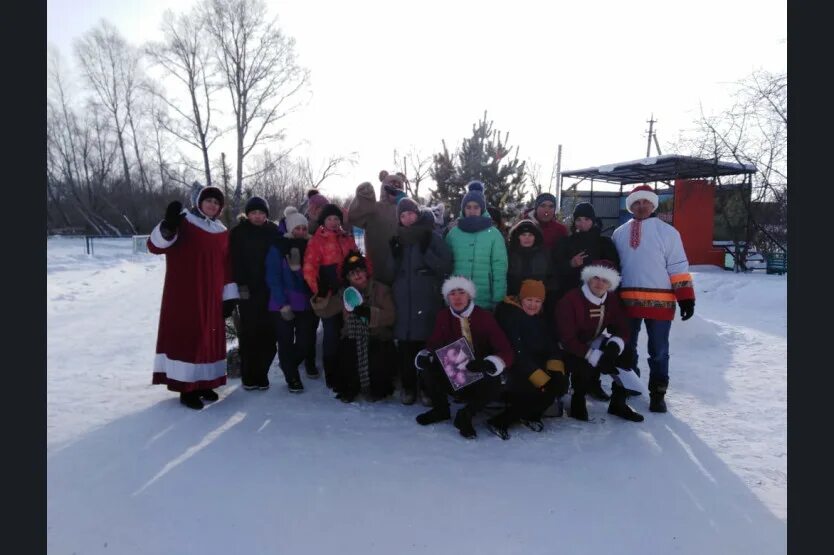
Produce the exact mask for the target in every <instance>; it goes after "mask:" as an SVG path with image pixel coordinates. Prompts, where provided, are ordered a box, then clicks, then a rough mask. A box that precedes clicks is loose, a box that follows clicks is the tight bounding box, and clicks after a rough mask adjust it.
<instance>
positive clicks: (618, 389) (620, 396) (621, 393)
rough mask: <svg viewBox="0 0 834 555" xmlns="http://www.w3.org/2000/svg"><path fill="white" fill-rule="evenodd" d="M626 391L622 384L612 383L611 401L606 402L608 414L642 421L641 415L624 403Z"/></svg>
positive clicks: (633, 420)
mask: <svg viewBox="0 0 834 555" xmlns="http://www.w3.org/2000/svg"><path fill="white" fill-rule="evenodd" d="M627 396H628V395H627V393H626V390H625V388H623V386H621V385H618V384H614V387H613V388H612V389H611V402H610V403H609V404H608V414H613V415H614V416H619V417H620V418H625V419H626V420H630V421H632V422H642V421H643V415H642V414H640V413H637V412H635V411H634V410H633V409H632V408H631V407H630V406H628V405H627V404H626V397H627Z"/></svg>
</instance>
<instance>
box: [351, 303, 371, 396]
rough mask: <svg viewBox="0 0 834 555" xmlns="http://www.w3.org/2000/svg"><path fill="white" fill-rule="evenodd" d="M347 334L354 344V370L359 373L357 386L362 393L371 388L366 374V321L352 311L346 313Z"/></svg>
mask: <svg viewBox="0 0 834 555" xmlns="http://www.w3.org/2000/svg"><path fill="white" fill-rule="evenodd" d="M345 326H346V328H347V336H348V338H350V339H353V341H354V343H355V344H356V371H357V372H358V373H359V386H360V388H361V389H362V393H365V394H367V393H368V392H369V391H370V390H371V377H370V375H369V374H368V335H369V333H368V322H366V321H365V320H364V319H362V318H361V317H359V316H357V315H356V314H354V313H353V312H349V313H348V315H347V321H346V322H345Z"/></svg>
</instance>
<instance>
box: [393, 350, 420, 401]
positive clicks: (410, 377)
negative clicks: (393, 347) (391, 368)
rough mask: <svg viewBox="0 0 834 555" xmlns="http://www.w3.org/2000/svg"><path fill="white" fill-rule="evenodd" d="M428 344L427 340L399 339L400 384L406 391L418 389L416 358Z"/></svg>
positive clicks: (398, 365) (398, 366) (398, 367)
mask: <svg viewBox="0 0 834 555" xmlns="http://www.w3.org/2000/svg"><path fill="white" fill-rule="evenodd" d="M425 346H426V342H425V341H398V342H397V355H398V358H399V360H398V362H399V364H397V369H398V371H399V375H400V384H401V385H402V388H403V390H405V391H414V392H416V391H417V367H416V366H414V358H415V357H416V356H417V353H419V352H420V350H421V349H422V348H423V347H425Z"/></svg>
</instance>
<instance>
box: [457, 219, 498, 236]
mask: <svg viewBox="0 0 834 555" xmlns="http://www.w3.org/2000/svg"><path fill="white" fill-rule="evenodd" d="M491 226H492V218H490V217H489V216H484V215H480V216H463V217H461V218H458V227H459V228H460V230H461V231H465V232H466V233H477V232H478V231H483V230H485V229H489V228H490V227H491Z"/></svg>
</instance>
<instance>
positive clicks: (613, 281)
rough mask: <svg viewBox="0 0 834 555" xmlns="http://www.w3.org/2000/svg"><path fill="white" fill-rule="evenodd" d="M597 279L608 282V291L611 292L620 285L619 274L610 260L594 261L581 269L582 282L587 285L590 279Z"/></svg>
mask: <svg viewBox="0 0 834 555" xmlns="http://www.w3.org/2000/svg"><path fill="white" fill-rule="evenodd" d="M594 277H598V278H601V279H604V280H606V281H608V283H609V284H610V285H609V286H608V290H609V291H613V290H614V289H616V288H617V287H618V286H619V285H620V272H618V271H617V267H616V266H615V265H614V263H613V262H611V261H610V260H594V261H593V262H591V263H590V264H589V265H587V266H585V267H584V268H582V281H583V282H585V283H588V282H589V281H591V278H594Z"/></svg>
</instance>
